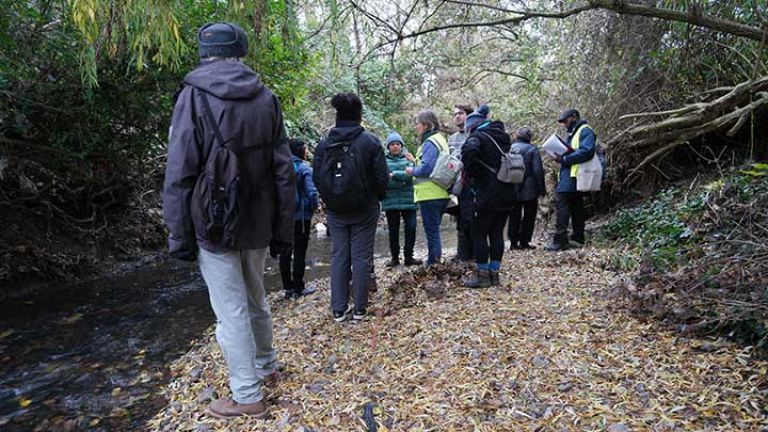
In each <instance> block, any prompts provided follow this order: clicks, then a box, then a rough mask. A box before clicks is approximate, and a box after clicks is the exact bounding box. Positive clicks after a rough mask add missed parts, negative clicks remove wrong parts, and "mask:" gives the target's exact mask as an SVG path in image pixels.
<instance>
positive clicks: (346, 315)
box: [333, 306, 352, 323]
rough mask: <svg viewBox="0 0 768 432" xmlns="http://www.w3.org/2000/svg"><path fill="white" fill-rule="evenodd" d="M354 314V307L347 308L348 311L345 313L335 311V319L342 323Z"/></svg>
mask: <svg viewBox="0 0 768 432" xmlns="http://www.w3.org/2000/svg"><path fill="white" fill-rule="evenodd" d="M351 313H352V306H347V310H345V311H343V312H339V311H333V319H334V321H336V322H337V323H342V322H344V321H346V320H347V319H349V314H351Z"/></svg>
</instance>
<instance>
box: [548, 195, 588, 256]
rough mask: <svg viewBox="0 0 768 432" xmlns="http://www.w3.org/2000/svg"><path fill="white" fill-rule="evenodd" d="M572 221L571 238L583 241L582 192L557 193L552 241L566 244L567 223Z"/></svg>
mask: <svg viewBox="0 0 768 432" xmlns="http://www.w3.org/2000/svg"><path fill="white" fill-rule="evenodd" d="M571 222H572V223H573V234H572V235H571V240H574V241H577V242H579V243H584V224H585V222H584V193H583V192H558V193H557V222H556V225H555V237H554V239H553V242H554V243H557V244H561V245H567V244H568V224H569V223H571Z"/></svg>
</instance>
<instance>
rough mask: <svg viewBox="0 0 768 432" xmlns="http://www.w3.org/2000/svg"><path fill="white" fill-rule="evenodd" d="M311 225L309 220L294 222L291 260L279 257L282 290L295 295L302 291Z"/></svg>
mask: <svg viewBox="0 0 768 432" xmlns="http://www.w3.org/2000/svg"><path fill="white" fill-rule="evenodd" d="M311 223H312V221H311V220H298V221H295V222H294V227H293V229H294V231H293V232H294V234H293V252H292V255H293V258H291V255H280V278H281V279H282V280H283V289H284V290H286V291H294V292H297V293H300V292H302V291H304V267H305V266H306V265H307V264H306V260H307V246H308V245H309V229H310V225H311ZM291 264H293V269H291ZM291 270H293V271H291Z"/></svg>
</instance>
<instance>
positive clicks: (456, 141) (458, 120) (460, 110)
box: [448, 104, 475, 154]
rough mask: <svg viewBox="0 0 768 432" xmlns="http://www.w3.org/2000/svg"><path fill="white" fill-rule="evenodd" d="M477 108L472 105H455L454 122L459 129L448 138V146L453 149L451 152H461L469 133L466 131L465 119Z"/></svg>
mask: <svg viewBox="0 0 768 432" xmlns="http://www.w3.org/2000/svg"><path fill="white" fill-rule="evenodd" d="M474 110H475V109H474V108H472V105H468V104H460V105H455V106H454V107H453V124H454V126H456V127H457V128H459V130H458V131H457V132H454V133H453V134H452V135H451V136H450V137H449V138H448V148H450V149H451V153H456V152H458V153H459V154H461V146H462V145H464V141H466V140H467V133H466V132H465V131H464V120H466V118H467V116H468V115H470V114H472V112H473V111H474Z"/></svg>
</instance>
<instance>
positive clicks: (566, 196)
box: [547, 109, 597, 251]
mask: <svg viewBox="0 0 768 432" xmlns="http://www.w3.org/2000/svg"><path fill="white" fill-rule="evenodd" d="M557 122H558V123H560V124H562V125H563V126H565V127H566V129H567V130H568V142H567V143H566V144H567V145H568V148H569V151H568V153H566V154H564V155H562V156H558V157H557V161H558V162H560V178H559V179H558V182H557V189H556V192H557V222H556V225H555V235H554V237H553V239H552V243H551V244H550V245H549V246H547V250H549V251H560V250H564V249H568V248H570V247H574V246H580V245H583V244H584V240H585V239H584V224H585V219H584V218H585V215H584V193H583V192H579V191H578V190H577V189H576V174H578V172H579V164H581V163H584V162H586V161H588V160H590V159H592V157H593V156H594V155H595V149H596V147H597V146H596V137H595V132H594V131H593V130H592V128H591V127H590V126H589V125H588V124H587V122H586V120H582V119H581V115H580V114H579V112H578V111H577V110H575V109H568V110H565V111H563V113H562V114H560V117H558V119H557ZM571 220H572V221H573V234H572V235H571V238H570V240H569V239H568V224H569V222H571Z"/></svg>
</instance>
